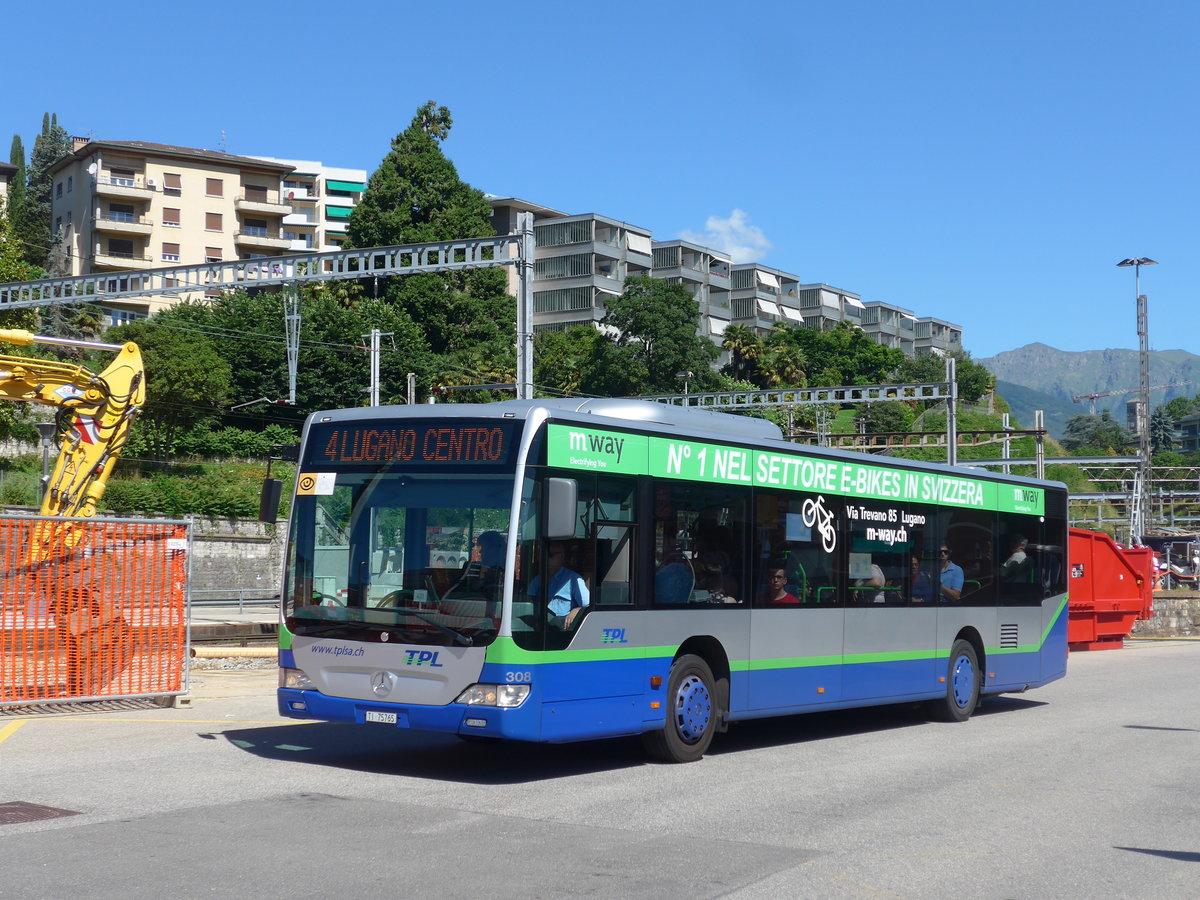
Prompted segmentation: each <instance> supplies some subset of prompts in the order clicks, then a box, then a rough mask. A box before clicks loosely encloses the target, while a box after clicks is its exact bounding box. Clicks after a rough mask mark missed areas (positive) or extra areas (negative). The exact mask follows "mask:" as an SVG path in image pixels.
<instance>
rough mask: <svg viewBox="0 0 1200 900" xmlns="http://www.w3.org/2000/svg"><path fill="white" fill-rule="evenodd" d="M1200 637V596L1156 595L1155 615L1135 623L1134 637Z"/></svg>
mask: <svg viewBox="0 0 1200 900" xmlns="http://www.w3.org/2000/svg"><path fill="white" fill-rule="evenodd" d="M1196 635H1200V594H1187V595H1181V594H1155V595H1154V613H1153V615H1151V617H1150V618H1149V619H1141V620H1139V621H1137V622H1135V623H1134V626H1133V635H1132V636H1133V637H1193V636H1196Z"/></svg>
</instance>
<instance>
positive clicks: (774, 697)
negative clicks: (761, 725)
mask: <svg viewBox="0 0 1200 900" xmlns="http://www.w3.org/2000/svg"><path fill="white" fill-rule="evenodd" d="M842 506H843V504H842V501H841V499H840V498H837V497H833V496H824V495H812V496H808V495H798V494H796V493H795V492H786V493H784V492H768V491H759V492H757V493H756V498H755V513H754V522H755V538H756V540H755V544H756V546H757V547H758V558H757V559H756V560H755V574H754V609H753V612H752V613H751V628H750V665H749V670H750V675H749V678H748V679H747V681H748V698H747V702H748V707H749V709H751V710H768V709H777V710H778V709H803V708H805V707H811V706H817V705H822V704H826V703H831V702H836V701H837V700H839V699H840V698H841V696H842V671H841V662H842V643H843V608H842V602H841V598H840V596H839V585H840V583H841V581H842V568H843V563H842V556H843V554H842V542H843V540H844V538H843V528H842V524H841V518H842V515H843V509H842Z"/></svg>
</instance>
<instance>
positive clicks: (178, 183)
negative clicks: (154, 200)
mask: <svg viewBox="0 0 1200 900" xmlns="http://www.w3.org/2000/svg"><path fill="white" fill-rule="evenodd" d="M182 191H183V180H182V178H181V176H180V175H179V173H178V172H164V173H163V193H164V194H169V195H171V196H173V197H178V196H179V194H180V193H181V192H182Z"/></svg>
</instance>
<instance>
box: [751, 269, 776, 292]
mask: <svg viewBox="0 0 1200 900" xmlns="http://www.w3.org/2000/svg"><path fill="white" fill-rule="evenodd" d="M754 277H755V278H757V279H758V283H759V284H765V285H766V286H767V287H772V288H775V290H779V279H778V278H776V277H775V276H774V275H772V274H771V273H770V272H764V271H763V270H762V269H755V270H754Z"/></svg>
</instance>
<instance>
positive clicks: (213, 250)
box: [204, 247, 221, 263]
mask: <svg viewBox="0 0 1200 900" xmlns="http://www.w3.org/2000/svg"><path fill="white" fill-rule="evenodd" d="M204 261H205V262H206V263H219V262H220V261H221V248H220V247H205V248H204Z"/></svg>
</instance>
